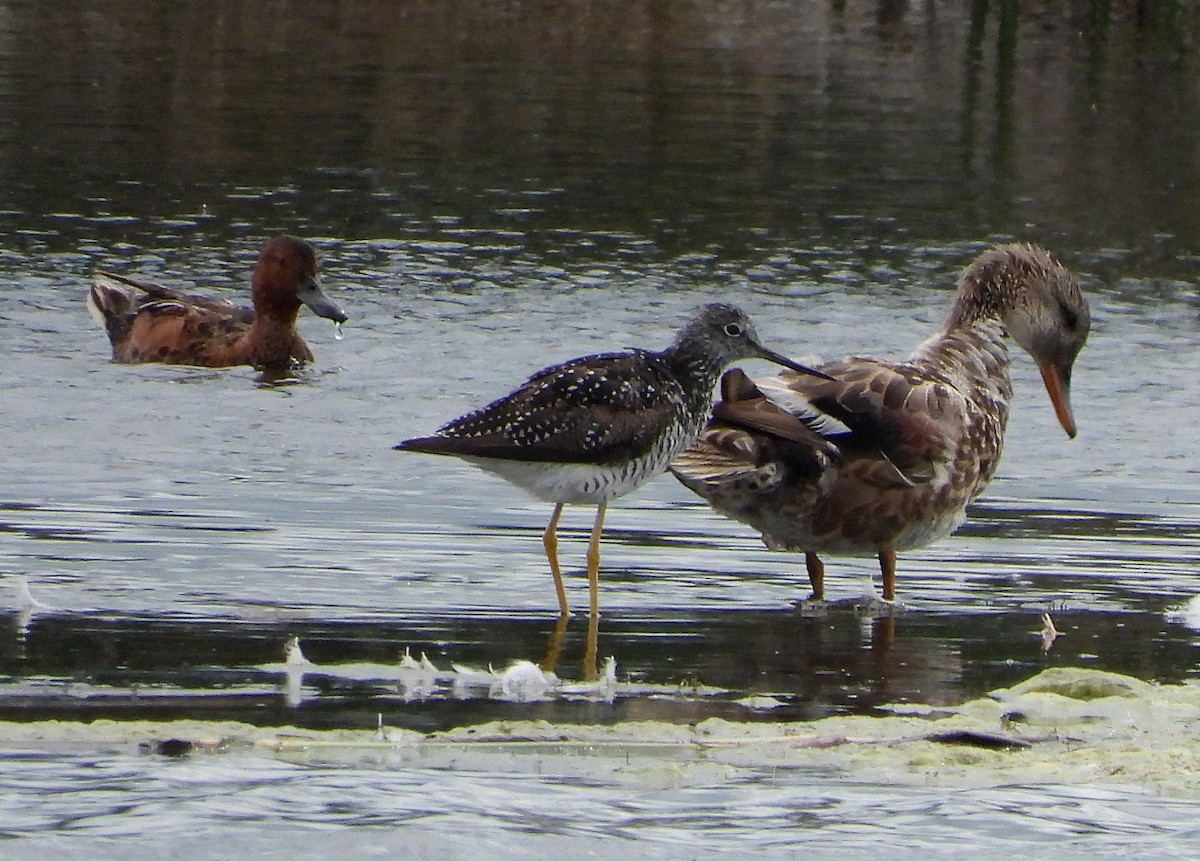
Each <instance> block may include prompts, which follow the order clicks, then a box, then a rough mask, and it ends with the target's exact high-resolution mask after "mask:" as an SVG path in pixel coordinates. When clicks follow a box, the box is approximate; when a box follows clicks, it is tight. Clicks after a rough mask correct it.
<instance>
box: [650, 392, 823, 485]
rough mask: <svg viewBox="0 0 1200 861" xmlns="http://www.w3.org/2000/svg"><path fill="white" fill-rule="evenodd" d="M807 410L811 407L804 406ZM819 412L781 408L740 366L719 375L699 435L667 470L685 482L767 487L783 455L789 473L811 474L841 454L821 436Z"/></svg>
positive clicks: (813, 474) (808, 475)
mask: <svg viewBox="0 0 1200 861" xmlns="http://www.w3.org/2000/svg"><path fill="white" fill-rule="evenodd" d="M808 412H812V411H811V410H809V411H808ZM821 424H822V423H821V421H820V419H819V417H811V416H809V415H807V414H804V413H798V412H793V411H791V410H789V409H785V408H783V407H782V406H780V405H779V404H777V403H775V402H774V401H773V400H771V399H770V398H768V397H767V395H766V394H765V393H764V391H763V390H762V389H760V388H759V387H758V385H757V384H756V382H755V381H753V380H751V379H750V378H749V377H748V376H746V374H745V372H744V371H742V370H741V369H739V368H734V369H732V370H730V371H728V372H727V373H726V374H725V375H724V377H722V379H721V400H720V401H718V402H717V404H716V406H715V407H714V408H713V420H712V421H711V422H710V423H709V426H708V427H707V428H705V430H704V431H703V432H701V434H700V436H699V438H698V439H697V440H696V441H695V442H694V443H693V444H692V445H691V446H690V447H689V448H688V449H687V450H685V451H683V452H682V453H680V454H679V455H678V456H677V457H676V458H675V459H674V461H672V463H671V471H672V472H673V473H674V474H675V475H676V477H678V478H679V479H680V480H681V481H683V482H684V483H685V484H688V485H689V486H693V487H697V488H698V487H702V486H707V487H709V488H712V489H717V488H721V487H725V488H733V487H752V486H753V487H758V488H760V489H761V488H764V487H766V486H769V485H770V484H771V483H772V482H773V481H774V480H775V479H776V478H777V477H778V476H779V474H780V472H779V470H778V468H777V467H776V466H775V464H776V463H777V462H778V461H781V460H786V462H787V464H788V467H789V470H790V471H791V473H792V474H793V475H803V476H806V477H808V478H815V477H817V476H819V475H820V473H821V471H822V470H824V469H825V468H826V467H827V466H828V465H829V463H830V462H832V461H834V460H837V459H838V458H839V457H840V452H839V451H838V448H837V446H836V444H835V443H834V442H833V441H832V440H831V439H829V438H828V437H827V436H825V435H823V434H822V432H821V431H820V430H818V428H819V427H821Z"/></svg>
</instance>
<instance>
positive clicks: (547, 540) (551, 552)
mask: <svg viewBox="0 0 1200 861" xmlns="http://www.w3.org/2000/svg"><path fill="white" fill-rule="evenodd" d="M562 510H563V504H562V503H561V502H560V503H558V504H556V505H555V506H554V514H552V515H551V516H550V522H549V523H547V524H546V531H545V532H544V533H542V546H543V547H545V548H546V559H548V560H549V561H550V573H551V574H553V575H554V591H555V592H557V593H558V616H559V618H560V619H565V618H567V615H568V614H569V613H570V610H569V609H568V608H567V590H566V589H564V588H563V579H562V570H561V569H559V567H558V518H559V516H560V515H561V514H562Z"/></svg>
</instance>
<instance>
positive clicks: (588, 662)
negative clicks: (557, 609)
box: [538, 613, 600, 682]
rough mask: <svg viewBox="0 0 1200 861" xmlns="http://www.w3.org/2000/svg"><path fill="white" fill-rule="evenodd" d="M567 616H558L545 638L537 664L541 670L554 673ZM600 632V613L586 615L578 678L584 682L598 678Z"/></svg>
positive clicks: (565, 628)
mask: <svg viewBox="0 0 1200 861" xmlns="http://www.w3.org/2000/svg"><path fill="white" fill-rule="evenodd" d="M568 618H569V617H568V616H565V615H564V616H559V617H558V620H557V621H556V622H555V623H554V630H553V631H551V632H550V636H549V637H548V638H547V639H546V652H545V654H544V655H543V656H542V660H541V662H540V663H539V664H538V666H539V667H540V668H541V670H542V672H546V673H556V672H557V669H556V668H557V666H558V659H559V656H560V655H561V654H562V648H563V640H564V639H565V637H566V633H567V620H568ZM599 634H600V614H598V613H592V614H590V615H589V616H588V626H587V640H586V641H585V643H584V647H583V667H582V669H581V670H580V674H579V678H580V679H581V680H583V681H585V682H594V681H596V680H597V679H598V678H600V670H599V667H598V666H597V660H596V656H597V654H598V648H597V642H596V641H597V639H598V638H599Z"/></svg>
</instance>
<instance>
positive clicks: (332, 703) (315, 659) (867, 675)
mask: <svg viewBox="0 0 1200 861" xmlns="http://www.w3.org/2000/svg"><path fill="white" fill-rule="evenodd" d="M1050 609H1052V611H1053V612H1054V618H1055V624H1056V627H1057V628H1058V629H1059V630H1060V631H1061V632H1062V633H1063V636H1062V637H1060V638H1059V639H1058V640H1056V641H1055V643H1054V645H1053V647H1052V648H1051V649H1050V650H1049V651H1048V652H1047V651H1044V650H1043V648H1042V643H1041V640H1040V638H1039V637H1038V627H1039V624H1038V621H1037V616H1036V615H1035V614H1032V613H999V612H995V613H982V614H980V613H974V614H970V613H965V612H937V611H924V612H901V613H900V614H898V615H890V616H882V617H879V616H877V617H874V618H870V617H865V616H863V615H862V614H861V613H859V612H856V611H854V610H853V609H852V608H850V607H848V606H843V607H833V608H831V609H829V610H827V611H826V612H823V613H821V614H818V615H815V616H801V615H800V614H798V613H796V612H794V611H791V610H781V611H758V612H753V611H736V610H733V611H727V612H712V611H708V612H697V613H692V614H688V615H687V616H685V617H681V616H678V615H671V614H662V613H658V614H656V613H646V614H642V615H639V616H638V617H636V618H628V619H626V618H623V617H621V616H620V615H617V616H614V617H609V618H605V620H604V625H603V634H602V638H601V644H602V645H601V648H602V649H608V650H610V651H612V652H614V653H617V654H620V655H621V656H622V660H621V663H620V666H619V671H618V678H619V679H621V680H631V681H636V682H639V683H651V684H658V685H661V686H663V687H664V688H665V689H669V688H670V686H672V685H674V686H676V688H677V690H676V692H675V694H674V695H670V694H669V691H668V694H667V695H662V694H659V695H655V696H645V695H640V696H639V695H632V694H631V695H625V696H622V695H618V696H617V697H616V698H615V701H613V702H612V703H605V702H603V701H598V700H582V699H579V698H575V699H571V698H557V697H554V698H552V699H551V700H550V701H547V702H535V703H514V702H504V701H500V700H498V699H495V698H492V699H489V698H488V696H487V695H486V694H485V693H481V692H479V691H478V690H476V691H475V692H473V693H471V692H466V691H460V690H457V689H453V688H452V687H451V686H450V685H449V684H437V685H430V686H429V687H428V689H425V690H422V691H420V692H418V693H415V694H414V693H413V691H412V689H411V688H406V687H405V686H404V685H402V684H399V683H397V682H396V681H395V679H394V677H390V678H389V675H388V672H387V670H388V668H395V667H396V666H397V664H398V661H399V658H400V656H401V654H402V653H403V652H404V650H406V649H408V650H411V652H412V653H413V654H414V655H415V654H421V653H424V654H426V655H427V656H428V657H429V658H430V659H431V660H432V661H433V663H434V664H435V665H439V666H440V668H441V669H443V670H450V668H451V666H452V664H456V665H470V666H474V667H479V668H486V667H487V665H488V664H489V663H490V662H493V661H495V660H496V656H497V655H508V656H526V655H528V656H533V655H536V654H538V653H540V652H541V651H542V650H543V649H544V647H545V643H546V641H547V639H548V637H549V629H550V627H551V625H549V624H548V622H547V621H545V620H534V619H527V618H512V617H494V616H493V617H488V616H482V615H475V614H472V615H470V616H468V617H467V618H463V617H462V616H454V617H436V616H432V617H427V618H420V619H410V620H407V621H406V622H404V623H401V624H381V623H374V624H370V623H315V622H314V623H300V622H293V623H289V624H265V623H247V622H241V623H235V622H223V623H216V622H209V623H208V624H203V625H201V624H197V623H195V622H178V621H170V620H163V619H152V618H119V619H104V618H98V619H88V618H85V617H74V616H60V615H44V616H39V617H38V618H37V619H36V621H35V622H34V623H33V624H31V625H29V626H28V627H26V628H25V629H23V630H17V628H18V626H19V625H20V624H21V620H19V619H17V618H14V617H13V616H9V617H8V618H7V620H6V625H7V626H8V630H9V636H8V637H7V638H6V646H5V648H4V649H3V650H2V651H0V672H2V673H3V675H4V676H6V677H7V678H8V679H9V683H8V684H7V685H5V686H4V687H5V688H7V690H3V689H0V719H6V720H29V719H41V718H47V717H59V718H68V717H70V718H76V719H86V720H91V719H95V718H98V717H109V718H121V717H125V718H130V717H139V718H142V717H145V718H157V719H173V718H182V717H206V718H211V719H228V720H240V721H248V722H251V723H256V724H263V725H287V724H295V725H298V726H305V727H314V728H318V727H319V728H329V727H358V728H364V729H369V728H373V727H375V726H376V724H377V722H378V721H379V720H380V719H382V720H383V721H384V723H385V724H387V725H389V726H399V727H405V728H410V729H419V730H434V729H445V728H449V727H451V726H457V725H462V724H464V723H473V722H477V721H480V720H489V719H497V718H505V717H508V718H527V719H545V720H554V721H574V722H588V723H595V722H598V723H612V722H617V721H621V720H670V721H688V722H694V721H698V720H702V719H704V718H706V717H713V716H718V717H726V718H730V719H746V720H764V719H765V720H807V719H815V718H818V717H823V716H825V715H828V714H839V713H859V712H863V713H870V712H871V711H872V710H873V709H875V708H876V707H878V706H881V705H887V704H890V703H896V702H922V703H930V704H934V705H938V704H946V705H951V704H955V703H958V702H960V701H961V700H962V699H964V698H969V697H975V696H979V695H982V694H984V693H986V692H988V691H990V690H993V689H995V688H998V687H1003V686H1007V685H1010V684H1013V683H1015V682H1017V681H1020V680H1022V679H1024V678H1027V677H1028V676H1029V675H1031V674H1032V673H1034V672H1037V671H1038V670H1041V669H1044V668H1046V667H1052V666H1090V667H1094V668H1097V669H1105V670H1111V671H1115V672H1121V673H1128V674H1131V675H1135V676H1139V677H1142V678H1147V679H1154V680H1157V681H1162V682H1178V681H1180V680H1182V679H1184V678H1189V677H1193V676H1194V675H1195V672H1196V671H1195V669H1194V668H1195V667H1196V666H1197V659H1198V657H1200V654H1198V652H1200V634H1198V633H1197V631H1196V630H1195V628H1194V627H1187V626H1186V625H1184V624H1180V623H1179V622H1177V621H1169V620H1165V619H1164V618H1163V617H1162V616H1157V615H1154V614H1148V613H1131V612H1105V613H1096V612H1082V611H1071V610H1061V609H1054V608H1050ZM583 629H584V625H583V622H582V620H577V623H576V626H575V627H574V629H572V631H571V632H570V634H569V635H568V639H567V642H566V645H565V650H564V655H563V660H562V661H561V662H560V665H559V667H558V669H559V671H560V672H561V673H562V674H563V675H564V676H567V677H570V678H578V677H579V673H578V670H577V669H576V667H575V666H573V665H575V664H577V662H579V661H580V660H581V659H582V654H583V642H582V639H583V635H584V634H583ZM291 636H299V637H300V638H301V640H302V642H303V645H304V652H305V655H306V657H307V658H308V659H309V660H310V661H311V662H312V663H313V664H315V665H316V668H314V670H312V671H310V672H309V674H308V675H307V676H306V677H305V680H304V684H305V685H306V686H307V687H306V688H305V693H304V694H303V696H302V697H301V699H300V701H299V702H289V701H288V698H287V686H286V684H285V679H284V675H283V672H282V669H281V667H280V662H281V660H282V644H283V642H284V641H285V640H286V639H287V638H288V637H291ZM605 653H606V654H607V652H605ZM364 665H365V666H369V667H374V668H375V670H376V671H377V672H376V673H375V674H374V675H372V673H371V672H370V671H369V670H367V671H364V670H362V669H361V666H364ZM356 668H358V669H356ZM19 680H25V682H24V683H23V684H22V683H19ZM701 682H702V683H703V684H704V685H705V686H707V687H708V688H716V689H720V692H706V693H699V692H697V689H696V688H694V687H693V685H695V684H698V683H701ZM748 695H761V696H770V697H772V698H773V699H774V700H775V704H774V707H772V708H770V709H767V710H760V709H756V708H754V707H751V706H748V705H747V704H745V703H743V702H741V701H742V700H743V699H744V698H745V697H747V696H748Z"/></svg>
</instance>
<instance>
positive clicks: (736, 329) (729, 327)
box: [725, 323, 742, 338]
mask: <svg viewBox="0 0 1200 861" xmlns="http://www.w3.org/2000/svg"><path fill="white" fill-rule="evenodd" d="M725 334H726V335H728V336H729V337H731V338H738V337H741V334H742V327H741V326H739V325H738V324H737V323H726V324H725Z"/></svg>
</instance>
